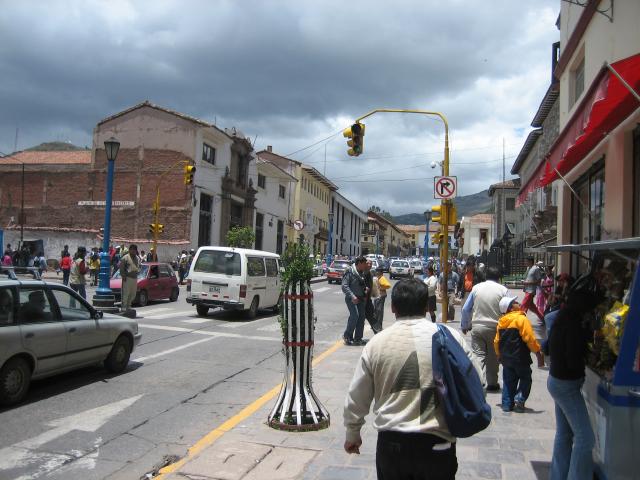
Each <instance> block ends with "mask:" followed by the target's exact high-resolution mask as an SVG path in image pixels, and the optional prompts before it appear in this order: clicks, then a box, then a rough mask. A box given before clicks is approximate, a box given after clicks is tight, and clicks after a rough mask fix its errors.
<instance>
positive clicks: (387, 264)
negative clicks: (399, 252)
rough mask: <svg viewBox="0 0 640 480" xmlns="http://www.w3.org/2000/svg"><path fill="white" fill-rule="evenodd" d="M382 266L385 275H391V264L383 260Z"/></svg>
mask: <svg viewBox="0 0 640 480" xmlns="http://www.w3.org/2000/svg"><path fill="white" fill-rule="evenodd" d="M380 266H381V267H382V271H383V272H384V273H389V269H390V268H391V262H390V261H389V260H381V261H380Z"/></svg>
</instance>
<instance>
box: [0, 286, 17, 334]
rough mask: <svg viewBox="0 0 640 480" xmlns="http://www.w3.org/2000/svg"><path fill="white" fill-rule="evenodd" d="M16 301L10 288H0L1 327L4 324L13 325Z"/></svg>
mask: <svg viewBox="0 0 640 480" xmlns="http://www.w3.org/2000/svg"><path fill="white" fill-rule="evenodd" d="M14 311H15V301H14V298H13V292H12V291H11V289H10V288H2V289H0V327H2V326H4V325H13V324H14V323H15V319H14Z"/></svg>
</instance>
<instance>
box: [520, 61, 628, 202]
mask: <svg viewBox="0 0 640 480" xmlns="http://www.w3.org/2000/svg"><path fill="white" fill-rule="evenodd" d="M611 66H612V67H613V69H614V70H616V71H617V72H618V73H619V74H620V76H621V77H622V78H624V79H625V81H626V82H627V83H628V84H629V85H631V87H632V88H633V89H634V90H636V91H640V54H637V55H634V56H632V57H629V58H625V59H624V60H620V61H618V62H615V63H613V64H611ZM638 107H640V103H639V102H638V100H637V99H636V98H635V97H634V96H633V94H632V93H631V92H630V91H629V89H628V88H627V87H626V86H625V85H623V84H622V82H620V80H619V79H618V78H617V77H616V76H615V75H614V74H613V73H612V72H611V71H610V70H609V69H608V68H607V67H606V66H605V67H603V68H602V70H601V71H600V73H599V74H598V76H597V77H596V78H595V79H594V81H593V83H592V86H591V88H590V89H589V91H588V92H587V93H586V94H585V98H584V99H583V100H582V102H581V103H580V105H579V107H578V108H577V109H576V111H575V113H574V114H573V116H572V117H571V120H570V121H569V122H568V123H567V125H566V126H565V128H564V129H563V130H562V132H561V133H560V135H558V138H557V139H556V141H555V142H554V144H553V145H552V146H551V149H550V150H549V153H548V154H547V157H546V158H545V161H543V162H542V163H541V164H540V166H539V167H538V168H537V170H536V172H535V174H534V175H532V177H531V179H530V180H529V182H528V183H527V184H526V185H525V186H523V187H522V188H521V189H520V193H519V195H518V202H519V203H522V202H524V201H525V200H526V197H527V194H528V193H529V192H531V191H533V190H535V189H536V188H540V187H544V186H546V185H549V184H550V183H551V182H553V181H554V180H556V179H558V178H559V176H558V173H557V172H556V169H557V170H558V172H560V173H561V174H562V175H563V176H564V175H566V174H567V173H568V172H570V171H571V169H573V168H574V167H575V166H576V165H577V164H578V163H580V161H581V160H582V159H583V158H585V157H586V156H587V155H588V154H589V152H591V150H593V149H594V148H595V147H596V145H598V143H600V141H601V140H602V139H603V138H605V137H606V136H607V134H609V132H611V131H612V130H613V129H615V128H616V127H617V126H618V125H620V123H622V121H624V120H625V119H626V118H627V117H628V116H629V115H631V113H633V112H634V111H635V110H636V109H637V108H638Z"/></svg>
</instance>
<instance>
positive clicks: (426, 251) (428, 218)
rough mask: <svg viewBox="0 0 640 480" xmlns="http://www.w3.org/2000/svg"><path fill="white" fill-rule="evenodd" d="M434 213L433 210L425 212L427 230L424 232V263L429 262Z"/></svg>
mask: <svg viewBox="0 0 640 480" xmlns="http://www.w3.org/2000/svg"><path fill="white" fill-rule="evenodd" d="M432 213H433V212H432V211H431V210H427V211H426V212H424V219H425V222H426V225H427V228H426V230H425V231H424V261H425V262H427V261H428V260H429V222H430V221H431V214H432Z"/></svg>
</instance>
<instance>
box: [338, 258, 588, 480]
mask: <svg viewBox="0 0 640 480" xmlns="http://www.w3.org/2000/svg"><path fill="white" fill-rule="evenodd" d="M528 263H529V269H528V271H527V275H526V281H525V285H524V287H525V291H524V293H525V296H524V300H523V302H522V304H520V303H519V302H518V299H517V297H515V296H512V295H510V293H509V290H508V289H507V288H506V287H505V286H504V285H502V284H501V283H500V277H501V274H500V271H499V270H498V269H497V268H495V267H489V268H487V269H486V271H485V275H486V279H485V278H480V277H478V276H476V277H475V278H474V271H473V270H472V269H467V270H466V271H465V273H464V275H465V277H466V280H467V281H468V282H469V283H471V284H472V285H465V286H464V287H463V288H464V289H465V290H467V287H468V286H470V287H471V288H470V289H469V291H466V292H465V296H466V299H465V302H464V306H463V308H462V321H461V327H462V332H463V334H464V335H460V334H459V333H457V331H455V330H453V329H450V331H451V332H452V335H453V336H454V337H455V338H456V340H457V341H458V343H460V345H461V347H462V348H463V350H464V351H465V352H466V353H467V356H469V358H470V359H471V360H472V363H473V364H474V367H475V368H476V370H477V372H478V374H479V376H480V378H481V380H482V382H483V384H484V385H485V386H486V389H487V391H489V392H500V391H502V401H501V407H502V410H503V411H504V412H506V414H511V412H515V413H523V412H525V411H526V407H525V403H526V401H527V399H528V397H529V395H530V392H531V387H532V370H531V364H532V360H531V353H534V354H535V356H536V358H537V364H538V367H543V366H544V364H545V359H544V356H543V354H542V351H541V345H540V343H539V342H538V340H537V339H536V336H535V334H534V331H533V327H532V325H531V322H530V321H529V319H528V318H527V316H526V311H527V310H531V302H532V301H533V300H534V297H535V289H534V291H533V292H532V287H537V286H538V285H539V284H540V282H541V281H542V279H543V278H544V277H542V276H540V277H538V275H537V273H534V272H533V271H531V267H535V268H537V269H538V270H540V271H541V269H540V267H539V266H537V265H535V264H534V262H533V261H529V262H528ZM366 271H367V266H366V260H365V259H364V258H358V259H356V261H355V263H354V264H353V265H352V266H351V267H350V269H349V270H348V271H347V272H345V276H344V278H343V291H344V293H345V301H346V303H347V307H348V309H349V320H348V322H347V329H346V330H345V333H344V335H343V339H344V341H345V343H347V344H350V345H352V344H356V345H362V344H363V342H361V341H358V340H361V339H362V329H363V326H364V319H365V314H366V313H365V312H366V306H365V305H366V302H367V293H368V288H369V287H367V282H366V281H365V279H364V276H365V274H366ZM546 274H547V276H550V275H552V268H551V269H547V272H546ZM552 280H553V278H552ZM555 280H556V282H555V283H556V289H555V291H554V290H553V282H552V283H551V285H550V286H549V285H547V288H549V291H550V293H549V294H548V295H547V298H546V299H545V300H546V304H545V310H546V312H547V315H546V316H547V319H546V329H547V332H548V342H545V343H547V348H548V354H549V360H550V371H549V376H548V381H547V389H548V391H549V394H550V395H551V397H552V398H553V400H554V403H555V416H556V436H555V440H554V449H553V455H552V460H551V477H550V478H551V480H566V479H571V480H574V479H580V480H581V479H587V478H591V476H592V471H593V462H592V456H591V455H592V448H593V446H594V435H593V431H592V429H591V424H590V422H589V416H588V413H587V410H586V405H585V401H584V398H583V397H582V394H581V393H580V388H581V386H582V384H583V382H584V375H585V359H586V353H587V339H588V338H589V328H588V326H587V325H586V323H585V322H584V321H583V317H584V315H585V313H586V312H588V311H589V310H592V309H593V308H595V306H596V304H597V303H598V299H597V298H593V297H594V296H593V295H589V294H587V293H585V289H581V288H579V287H576V285H573V286H572V284H571V282H572V279H571V278H570V277H569V276H568V275H566V274H563V275H560V276H558V277H556V279H555ZM436 289H437V277H436V275H435V272H434V270H433V267H431V268H429V269H428V275H427V278H425V280H424V282H421V281H418V280H417V279H408V280H401V281H399V282H398V283H396V285H395V286H394V288H393V290H392V291H391V294H390V296H391V309H392V312H393V313H394V314H395V316H396V321H395V323H394V324H393V325H391V326H390V327H388V328H387V329H385V330H384V331H383V332H381V333H380V334H378V335H375V336H374V337H373V338H372V339H371V340H370V341H369V342H367V343H366V345H365V347H364V349H363V351H362V354H361V357H360V360H359V362H358V363H357V365H356V368H355V372H354V376H353V379H352V381H351V384H350V387H349V391H348V394H347V398H346V401H345V407H344V424H345V427H346V439H345V443H344V449H345V451H347V452H348V453H356V454H357V453H360V447H361V444H362V438H361V436H360V430H361V428H362V426H363V425H364V423H365V420H364V418H365V416H366V415H367V414H368V413H369V410H370V408H371V404H372V403H373V406H374V409H373V425H374V428H375V429H376V430H377V431H378V441H377V449H376V467H377V473H378V478H379V479H385V480H387V479H407V478H412V479H453V478H455V473H456V471H457V459H456V449H455V447H456V444H455V441H456V439H455V437H453V436H452V435H451V434H450V433H449V430H448V427H447V425H446V422H445V421H444V420H443V419H444V415H443V412H442V406H441V405H438V402H437V401H436V399H435V397H436V395H435V392H434V387H433V385H434V377H433V372H432V370H431V368H432V366H431V361H430V359H431V350H432V348H433V347H432V339H433V337H434V335H435V334H436V332H437V328H438V327H437V326H436V325H434V324H435V305H433V304H432V299H433V303H434V304H435V292H436ZM427 314H429V317H431V320H432V321H431V322H429V321H428V320H427V318H428V317H427ZM549 318H552V319H553V321H552V322H550V321H549ZM542 320H543V321H544V318H543V319H542ZM445 328H448V327H445ZM352 332H353V333H352ZM469 333H470V336H471V345H470V346H468V344H467V343H466V341H465V336H466V335H467V334H469ZM350 334H353V341H351V337H349V335H350ZM500 365H502V386H501V385H500V382H499V366H500Z"/></svg>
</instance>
